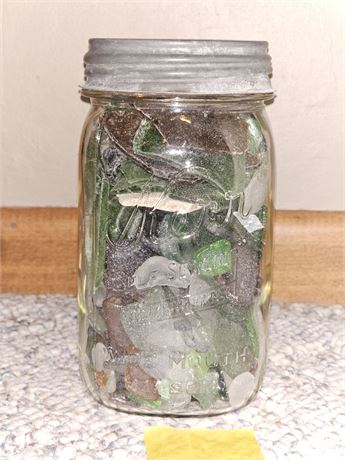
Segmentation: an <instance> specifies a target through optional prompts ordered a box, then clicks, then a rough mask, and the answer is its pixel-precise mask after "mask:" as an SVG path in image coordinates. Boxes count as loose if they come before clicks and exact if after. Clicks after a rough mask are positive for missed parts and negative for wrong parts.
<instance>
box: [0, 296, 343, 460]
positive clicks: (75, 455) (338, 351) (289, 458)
mask: <svg viewBox="0 0 345 460" xmlns="http://www.w3.org/2000/svg"><path fill="white" fill-rule="evenodd" d="M0 307H1V308H0V356H1V370H0V458H1V459H11V460H17V459H25V460H31V459H32V460H40V459H44V460H60V459H61V460H69V459H76V460H87V459H89V460H94V459H115V460H144V459H145V458H146V456H145V449H144V444H143V431H144V428H145V427H147V426H150V425H159V424H166V425H171V426H174V427H181V428H186V427H194V428H228V429H232V428H240V427H253V429H254V430H255V433H256V436H257V439H258V441H259V443H260V445H261V447H262V450H263V452H264V455H265V459H266V460H280V459H284V460H285V459H286V460H299V459H308V460H309V459H310V460H319V459H320V460H321V459H327V460H340V459H343V458H345V428H344V427H345V406H344V401H345V399H344V393H345V391H344V386H345V384H344V382H345V353H344V352H345V308H344V307H341V306H332V307H321V306H315V305H289V306H284V307H282V306H279V305H274V306H273V311H272V318H271V335H270V354H269V361H268V367H267V372H266V377H265V380H264V384H263V388H262V390H261V391H260V393H259V395H258V397H257V399H256V400H255V401H254V402H253V403H251V405H250V406H248V407H246V408H243V409H241V410H240V411H238V412H235V413H230V414H226V415H221V416H216V417H208V418H179V419H174V418H160V417H148V416H137V415H127V414H124V413H119V412H116V411H113V410H111V409H108V408H106V407H103V406H101V405H100V404H98V403H96V402H95V401H94V400H93V399H92V397H91V396H90V395H89V394H88V392H87V390H86V389H85V388H84V386H83V384H82V382H81V380H80V377H79V371H78V363H77V308H76V300H75V299H74V298H72V297H63V296H9V295H2V296H0ZM176 460H178V459H176ZM214 460H216V459H214Z"/></svg>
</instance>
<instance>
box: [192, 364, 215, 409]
mask: <svg viewBox="0 0 345 460" xmlns="http://www.w3.org/2000/svg"><path fill="white" fill-rule="evenodd" d="M195 386H196V390H197V391H196V392H195V393H193V394H192V396H193V398H194V399H196V400H197V401H198V403H199V404H200V407H201V408H202V409H209V408H210V407H212V406H213V405H214V403H215V402H216V401H217V399H218V397H219V395H220V392H219V390H220V389H219V374H218V372H216V371H210V372H207V373H206V374H205V375H203V376H202V377H200V378H198V379H197V380H196V382H195Z"/></svg>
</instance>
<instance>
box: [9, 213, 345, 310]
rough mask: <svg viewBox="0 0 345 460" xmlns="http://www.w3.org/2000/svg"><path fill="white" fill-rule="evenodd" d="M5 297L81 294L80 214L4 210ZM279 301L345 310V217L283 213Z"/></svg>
mask: <svg viewBox="0 0 345 460" xmlns="http://www.w3.org/2000/svg"><path fill="white" fill-rule="evenodd" d="M0 230H1V272H0V276H1V278H0V280H1V292H13V293H25V294H29V293H30V294H36V293H62V294H75V293H76V261H77V211H76V209H74V208H3V209H2V212H1V227H0ZM273 296H274V298H275V299H278V300H281V301H284V302H310V303H321V304H333V303H339V304H344V305H345V213H341V212H313V211H277V212H276V219H275V251H274V283H273Z"/></svg>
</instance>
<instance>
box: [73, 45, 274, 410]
mask: <svg viewBox="0 0 345 460" xmlns="http://www.w3.org/2000/svg"><path fill="white" fill-rule="evenodd" d="M270 73H271V63H270V57H269V55H268V54H267V43H266V42H234V41H170V40H117V39H92V40H90V48H89V52H88V53H87V54H86V55H85V77H86V78H85V80H86V82H85V84H84V86H83V89H82V96H83V98H87V99H89V100H90V102H91V109H90V112H89V114H88V116H87V120H86V122H85V125H84V130H83V134H82V140H81V149H80V201H79V228H80V257H79V288H78V302H79V357H80V367H81V374H82V377H83V379H84V381H85V383H86V385H87V387H88V388H89V390H90V391H91V393H92V395H93V396H94V397H95V398H96V399H97V400H98V401H100V402H102V403H103V404H105V405H107V406H110V407H113V408H115V409H119V410H124V411H127V412H137V413H143V414H144V413H145V414H173V415H203V414H204V415H206V414H218V413H222V412H226V411H230V410H234V409H237V408H239V407H241V406H243V405H245V404H247V403H248V402H249V401H250V400H251V399H253V398H254V396H255V394H256V393H257V391H258V389H259V386H260V384H261V381H262V378H263V373H264V367H265V360H266V341H267V329H268V324H267V323H268V311H269V304H270V295H271V256H272V231H271V230H272V176H273V174H272V154H273V152H272V140H271V135H270V131H269V127H268V124H267V121H266V118H265V108H264V107H265V102H267V101H270V100H272V98H273V93H272V89H271V85H270V79H269V75H270Z"/></svg>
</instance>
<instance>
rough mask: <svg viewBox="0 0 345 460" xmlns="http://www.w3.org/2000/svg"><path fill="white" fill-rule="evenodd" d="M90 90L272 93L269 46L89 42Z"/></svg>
mask: <svg viewBox="0 0 345 460" xmlns="http://www.w3.org/2000/svg"><path fill="white" fill-rule="evenodd" d="M84 68H85V73H84V75H85V82H84V85H83V86H82V88H83V89H86V90H106V91H119V92H129V93H131V92H134V93H151V92H152V93H186V94H240V93H244V94H255V93H272V86H271V81H270V76H271V74H272V67H271V57H270V56H269V54H268V42H267V41H241V40H191V39H183V40H175V39H128V38H125V39H117V38H90V39H89V51H88V52H87V53H86V54H85V56H84Z"/></svg>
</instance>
